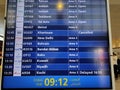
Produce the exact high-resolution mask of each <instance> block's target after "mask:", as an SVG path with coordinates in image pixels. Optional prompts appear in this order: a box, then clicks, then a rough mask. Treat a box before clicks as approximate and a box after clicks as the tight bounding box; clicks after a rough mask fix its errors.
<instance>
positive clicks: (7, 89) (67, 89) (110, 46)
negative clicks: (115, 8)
mask: <svg viewBox="0 0 120 90" xmlns="http://www.w3.org/2000/svg"><path fill="white" fill-rule="evenodd" d="M7 1H8V0H6V12H5V34H4V35H5V37H4V43H3V44H4V45H3V60H2V81H1V90H16V89H17V90H23V89H25V90H34V89H36V90H38V89H56V88H4V87H3V82H4V68H3V67H4V63H5V61H4V57H5V53H4V51H5V43H6V36H7V33H6V31H7V18H6V17H7V10H8V7H7V6H8V2H7ZM105 2H106V15H107V31H108V32H107V34H108V45H109V59H110V61H109V63H110V65H109V69H110V70H111V74H110V77H111V80H110V81H111V82H110V84H111V87H110V88H59V89H64V90H76V89H78V90H88V89H89V90H115V87H114V79H113V78H114V75H113V72H112V70H113V67H112V62H111V59H112V58H111V55H112V45H111V28H110V14H109V0H105Z"/></svg>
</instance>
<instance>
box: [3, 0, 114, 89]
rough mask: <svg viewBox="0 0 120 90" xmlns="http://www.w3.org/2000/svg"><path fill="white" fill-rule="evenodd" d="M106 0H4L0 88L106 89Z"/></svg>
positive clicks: (108, 81)
mask: <svg viewBox="0 0 120 90" xmlns="http://www.w3.org/2000/svg"><path fill="white" fill-rule="evenodd" d="M109 55H110V46H109V28H108V17H107V1H106V0H7V21H6V31H5V43H4V58H3V75H2V88H4V89H11V88H13V89H16V88H75V89H76V88H81V89H88V88H89V89H94V88H95V89H112V82H111V67H110V57H109Z"/></svg>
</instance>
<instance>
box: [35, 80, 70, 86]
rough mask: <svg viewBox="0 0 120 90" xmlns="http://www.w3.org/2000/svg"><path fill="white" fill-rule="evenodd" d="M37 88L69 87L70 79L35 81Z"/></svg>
mask: <svg viewBox="0 0 120 90" xmlns="http://www.w3.org/2000/svg"><path fill="white" fill-rule="evenodd" d="M34 82H36V85H37V86H42V85H43V84H44V86H65V87H66V86H68V78H58V79H56V78H45V79H44V80H41V79H34Z"/></svg>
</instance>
